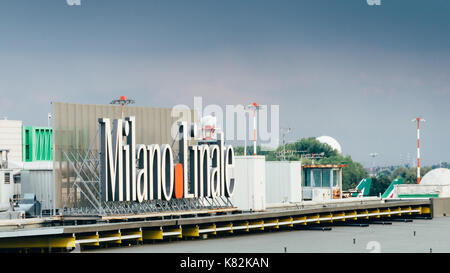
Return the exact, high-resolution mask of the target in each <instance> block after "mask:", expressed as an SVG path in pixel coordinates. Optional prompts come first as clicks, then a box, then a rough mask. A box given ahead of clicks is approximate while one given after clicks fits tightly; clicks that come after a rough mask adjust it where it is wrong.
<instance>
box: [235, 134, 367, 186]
mask: <svg viewBox="0 0 450 273" xmlns="http://www.w3.org/2000/svg"><path fill="white" fill-rule="evenodd" d="M247 149H248V148H247ZM285 150H286V151H287V152H288V153H287V156H286V160H289V161H298V160H302V163H303V164H311V162H312V160H311V159H309V158H302V155H303V154H321V153H324V157H323V158H322V159H316V160H315V163H316V164H346V165H347V167H346V168H344V169H343V170H342V187H343V189H349V188H355V187H356V186H357V185H358V183H359V181H361V179H363V178H366V177H368V176H369V174H368V173H367V171H366V170H365V169H364V167H363V166H362V165H361V163H359V162H354V161H353V160H352V158H351V157H350V156H349V155H347V156H345V157H344V156H343V155H341V154H339V153H338V152H337V151H336V150H335V149H333V148H332V147H331V146H330V145H328V144H325V143H321V142H319V141H318V140H317V139H316V138H314V137H309V138H302V139H300V140H297V141H296V142H294V143H288V144H286V146H285ZM234 151H235V154H236V155H243V154H244V148H243V147H236V148H235V149H234ZM281 151H283V146H279V147H278V148H277V149H276V150H274V151H262V150H261V147H259V146H258V147H257V152H258V155H265V156H266V160H267V161H277V160H281V156H280V152H281ZM247 154H248V150H247Z"/></svg>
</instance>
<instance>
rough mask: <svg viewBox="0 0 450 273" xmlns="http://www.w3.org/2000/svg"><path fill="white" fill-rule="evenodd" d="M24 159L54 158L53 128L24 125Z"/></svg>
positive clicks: (27, 160) (45, 159) (47, 159)
mask: <svg viewBox="0 0 450 273" xmlns="http://www.w3.org/2000/svg"><path fill="white" fill-rule="evenodd" d="M22 146H23V147H22V161H24V162H32V161H52V160H53V130H52V128H51V127H35V126H23V127H22Z"/></svg>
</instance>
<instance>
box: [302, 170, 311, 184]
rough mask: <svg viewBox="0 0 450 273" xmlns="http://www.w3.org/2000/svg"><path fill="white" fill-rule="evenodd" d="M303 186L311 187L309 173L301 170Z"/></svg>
mask: <svg viewBox="0 0 450 273" xmlns="http://www.w3.org/2000/svg"><path fill="white" fill-rule="evenodd" d="M303 186H305V187H311V173H310V170H308V169H306V170H303Z"/></svg>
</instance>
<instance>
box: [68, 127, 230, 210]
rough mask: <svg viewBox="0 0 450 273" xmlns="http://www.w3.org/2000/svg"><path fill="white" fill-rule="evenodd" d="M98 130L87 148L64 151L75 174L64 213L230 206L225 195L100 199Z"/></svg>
mask: <svg viewBox="0 0 450 273" xmlns="http://www.w3.org/2000/svg"><path fill="white" fill-rule="evenodd" d="M98 135H99V130H97V133H96V135H95V137H94V138H93V139H92V140H91V143H90V145H89V149H88V150H87V151H85V150H71V151H63V152H62V153H63V156H64V159H65V160H66V161H67V162H68V166H69V167H70V169H71V170H73V173H74V175H75V177H73V178H70V179H69V178H68V179H67V181H71V180H73V183H72V185H71V186H70V188H69V190H67V195H66V198H65V202H64V207H63V209H62V214H63V215H102V216H103V215H117V214H138V213H151V212H168V211H172V212H174V211H188V210H202V209H220V208H230V207H233V204H232V203H231V201H230V199H229V198H228V197H222V196H218V197H199V198H189V199H187V198H186V199H171V200H169V201H166V200H146V201H143V202H141V203H139V202H133V201H114V202H112V201H107V202H105V201H102V199H101V183H100V155H99V152H98V151H94V150H92V147H93V146H94V143H95V141H96V140H97V137H98Z"/></svg>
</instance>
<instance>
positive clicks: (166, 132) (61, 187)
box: [53, 102, 195, 208]
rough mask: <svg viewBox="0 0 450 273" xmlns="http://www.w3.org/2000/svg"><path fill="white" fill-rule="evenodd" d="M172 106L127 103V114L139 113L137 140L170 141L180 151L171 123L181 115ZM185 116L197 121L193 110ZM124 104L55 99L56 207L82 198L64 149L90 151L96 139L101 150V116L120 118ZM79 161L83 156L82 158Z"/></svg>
mask: <svg viewBox="0 0 450 273" xmlns="http://www.w3.org/2000/svg"><path fill="white" fill-rule="evenodd" d="M171 111H172V109H171V108H154V107H131V106H130V107H128V106H127V107H125V108H124V117H128V116H135V117H136V143H137V144H160V145H161V144H169V145H171V146H172V148H173V150H174V152H176V151H178V143H176V142H175V141H174V140H173V138H172V136H171V128H172V125H173V124H174V123H175V122H176V121H177V120H178V119H180V118H181V117H172V116H171ZM183 113H184V115H183V117H188V118H185V119H183V120H185V121H189V120H187V119H189V117H190V121H194V120H195V119H194V118H195V117H194V111H193V110H191V111H189V110H186V111H184V112H183ZM121 116H122V112H121V106H115V105H90V104H75V103H60V102H53V136H54V138H53V139H54V145H55V147H54V151H55V153H54V162H55V164H54V166H55V167H54V169H55V192H56V196H55V199H56V207H57V208H61V207H63V206H64V204H66V205H67V206H68V207H69V206H70V204H73V203H74V202H76V200H79V198H81V197H82V196H81V195H80V193H79V192H71V189H72V185H73V182H74V178H75V176H76V175H75V173H74V172H73V170H71V168H70V166H69V165H68V164H67V162H66V160H65V158H64V156H63V151H65V152H68V151H76V150H80V151H87V150H88V148H89V145H90V144H91V142H92V141H93V140H95V141H94V145H93V151H94V152H98V149H99V138H98V137H97V138H95V136H96V134H97V129H98V128H99V126H98V119H99V118H110V119H118V118H121ZM79 160H80V162H81V161H82V158H79ZM66 201H67V202H66Z"/></svg>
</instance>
